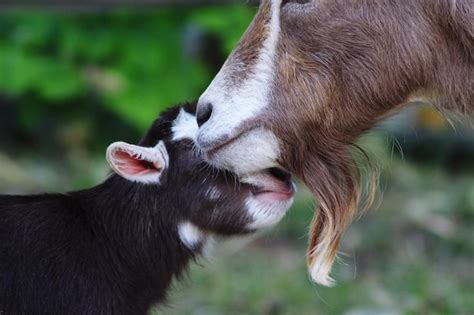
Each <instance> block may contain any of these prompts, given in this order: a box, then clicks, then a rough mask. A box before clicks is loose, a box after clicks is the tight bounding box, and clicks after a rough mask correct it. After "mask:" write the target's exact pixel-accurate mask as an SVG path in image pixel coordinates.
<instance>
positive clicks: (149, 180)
mask: <svg viewBox="0 0 474 315" xmlns="http://www.w3.org/2000/svg"><path fill="white" fill-rule="evenodd" d="M107 161H108V162H109V165H110V167H111V168H112V170H113V171H114V172H115V173H117V174H118V175H120V176H122V177H123V178H125V179H128V180H130V181H133V182H138V183H144V184H159V183H160V177H161V175H162V174H163V172H164V171H165V170H166V169H167V168H168V165H169V157H168V152H167V150H166V146H165V143H164V142H163V141H160V143H158V144H157V145H156V146H155V147H154V148H146V147H141V146H137V145H133V144H128V143H125V142H115V143H113V144H111V145H110V146H109V148H108V149H107Z"/></svg>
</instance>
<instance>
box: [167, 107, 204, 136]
mask: <svg viewBox="0 0 474 315" xmlns="http://www.w3.org/2000/svg"><path fill="white" fill-rule="evenodd" d="M198 130H199V127H198V124H197V121H196V117H195V116H194V115H192V114H190V113H188V112H186V111H185V110H184V109H181V110H180V112H179V115H178V117H177V118H176V119H175V121H174V122H173V127H172V128H171V131H172V132H173V141H177V140H181V139H191V140H193V141H195V140H196V137H197V133H198Z"/></svg>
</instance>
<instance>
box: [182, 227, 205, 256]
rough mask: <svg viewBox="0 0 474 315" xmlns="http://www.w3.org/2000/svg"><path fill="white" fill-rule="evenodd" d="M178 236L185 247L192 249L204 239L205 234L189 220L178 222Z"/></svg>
mask: <svg viewBox="0 0 474 315" xmlns="http://www.w3.org/2000/svg"><path fill="white" fill-rule="evenodd" d="M178 233H179V238H180V239H181V241H182V242H183V244H184V245H186V247H187V248H189V249H191V250H194V249H196V248H197V247H199V246H200V245H202V243H203V242H204V241H205V240H206V235H205V234H204V232H202V231H201V230H200V229H199V228H198V227H197V226H195V225H194V224H192V223H191V222H184V223H180V224H179V226H178Z"/></svg>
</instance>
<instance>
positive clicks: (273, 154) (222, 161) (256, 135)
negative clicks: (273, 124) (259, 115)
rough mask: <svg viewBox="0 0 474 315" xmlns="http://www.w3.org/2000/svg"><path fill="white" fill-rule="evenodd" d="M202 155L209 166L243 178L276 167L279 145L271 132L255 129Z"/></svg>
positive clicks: (204, 151)
mask: <svg viewBox="0 0 474 315" xmlns="http://www.w3.org/2000/svg"><path fill="white" fill-rule="evenodd" d="M203 153H204V158H205V159H206V160H207V162H208V163H210V164H211V165H213V166H215V167H217V168H219V169H227V170H229V171H231V172H233V173H235V174H237V175H239V176H245V175H248V174H253V173H257V172H259V171H262V170H264V169H268V168H272V167H278V166H279V165H278V162H277V160H278V158H279V157H280V145H279V142H278V139H277V137H276V136H275V134H274V133H273V132H271V131H270V130H267V129H264V128H256V129H252V130H250V131H248V132H244V133H243V134H241V135H239V136H238V137H237V138H234V139H231V140H230V141H227V142H225V143H224V144H223V145H221V146H220V147H217V148H213V149H210V150H206V149H203Z"/></svg>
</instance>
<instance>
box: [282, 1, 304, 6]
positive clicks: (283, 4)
mask: <svg viewBox="0 0 474 315" xmlns="http://www.w3.org/2000/svg"><path fill="white" fill-rule="evenodd" d="M310 2H311V0H282V1H281V7H284V6H285V5H287V4H288V3H299V4H305V3H310Z"/></svg>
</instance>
